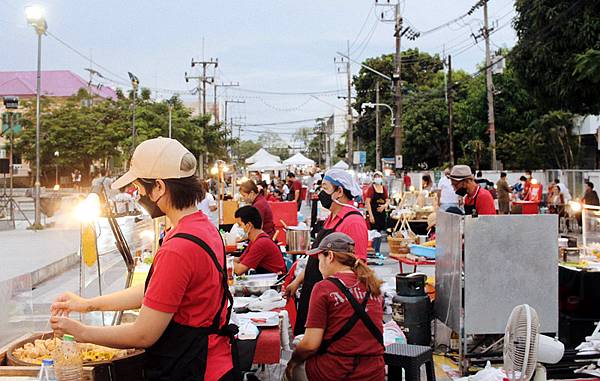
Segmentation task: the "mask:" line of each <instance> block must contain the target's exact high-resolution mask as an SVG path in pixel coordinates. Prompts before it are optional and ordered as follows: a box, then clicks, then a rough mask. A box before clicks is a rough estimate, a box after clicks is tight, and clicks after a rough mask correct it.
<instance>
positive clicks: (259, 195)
mask: <svg viewBox="0 0 600 381" xmlns="http://www.w3.org/2000/svg"><path fill="white" fill-rule="evenodd" d="M240 196H241V197H242V200H244V202H246V203H248V204H250V205H252V206H253V207H255V208H256V209H258V212H259V213H260V218H261V220H262V230H263V231H264V232H265V234H266V235H268V236H269V237H271V238H273V236H274V235H275V224H274V223H273V210H272V209H271V205H269V203H268V202H267V199H266V198H265V196H264V193H263V192H261V191H259V190H258V186H257V185H256V183H255V182H254V181H252V180H247V181H244V182H243V183H242V184H241V185H240ZM259 228H260V226H259Z"/></svg>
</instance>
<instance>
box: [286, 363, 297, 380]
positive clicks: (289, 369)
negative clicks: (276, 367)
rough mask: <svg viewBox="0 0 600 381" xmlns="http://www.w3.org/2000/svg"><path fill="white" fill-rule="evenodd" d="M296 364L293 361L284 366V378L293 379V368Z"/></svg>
mask: <svg viewBox="0 0 600 381" xmlns="http://www.w3.org/2000/svg"><path fill="white" fill-rule="evenodd" d="M296 366H297V364H296V363H295V362H293V361H290V362H288V364H287V367H286V368H285V378H286V380H288V381H293V380H294V369H296Z"/></svg>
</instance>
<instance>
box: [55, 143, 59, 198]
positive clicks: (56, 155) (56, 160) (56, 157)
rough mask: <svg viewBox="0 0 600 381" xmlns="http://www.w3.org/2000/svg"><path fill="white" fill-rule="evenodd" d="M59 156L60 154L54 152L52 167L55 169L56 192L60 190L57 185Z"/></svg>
mask: <svg viewBox="0 0 600 381" xmlns="http://www.w3.org/2000/svg"><path fill="white" fill-rule="evenodd" d="M59 156H60V152H58V151H54V157H55V159H54V167H55V168H56V182H55V183H54V190H55V191H57V190H59V189H60V184H59V183H58V157H59Z"/></svg>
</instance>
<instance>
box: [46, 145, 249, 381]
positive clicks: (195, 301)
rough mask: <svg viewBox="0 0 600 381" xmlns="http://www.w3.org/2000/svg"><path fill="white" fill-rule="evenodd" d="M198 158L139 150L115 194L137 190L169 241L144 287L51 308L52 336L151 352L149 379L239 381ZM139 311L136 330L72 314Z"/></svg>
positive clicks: (177, 148)
mask: <svg viewBox="0 0 600 381" xmlns="http://www.w3.org/2000/svg"><path fill="white" fill-rule="evenodd" d="M195 172H196V159H195V158H194V155H193V154H192V153H190V152H189V151H188V150H187V149H186V148H185V147H184V146H183V145H182V144H181V143H179V142H178V141H177V140H174V139H168V138H157V139H150V140H146V141H144V142H143V143H141V144H140V145H138V146H137V148H136V149H135V152H134V153H133V157H132V158H131V166H130V169H129V171H128V172H127V173H125V175H123V176H122V177H121V178H119V179H118V180H117V181H115V182H114V183H113V185H112V187H113V188H120V187H123V186H126V185H127V184H130V183H133V185H134V186H135V187H136V188H138V191H139V194H140V199H139V202H140V204H141V205H142V206H143V207H144V208H145V209H146V210H147V211H148V213H149V214H150V216H151V217H152V218H156V217H160V216H164V215H166V216H167V217H168V219H169V220H170V222H171V224H172V225H173V228H172V229H171V230H170V231H169V232H168V233H167V234H166V236H165V237H164V240H163V243H162V246H161V247H160V248H159V249H158V251H157V253H156V255H155V258H154V263H153V264H152V267H151V268H150V271H149V273H148V277H147V279H146V283H145V285H140V286H136V287H132V288H128V289H126V290H122V291H118V292H116V293H113V294H109V295H102V296H98V297H95V298H91V299H84V298H81V297H79V296H77V295H75V294H73V293H65V294H63V295H61V296H59V297H58V298H57V299H56V301H55V302H54V303H53V304H52V317H51V319H50V322H51V325H52V329H53V330H54V332H56V333H57V334H60V335H62V334H70V335H73V336H75V338H76V340H77V341H79V342H84V343H94V344H99V345H104V346H108V347H113V348H145V349H146V353H145V364H144V377H145V379H146V380H161V381H162V380H173V381H181V380H186V381H198V380H205V381H209V380H213V381H219V380H221V381H225V380H227V381H229V380H239V379H240V377H239V373H238V371H237V367H236V366H235V365H236V361H235V360H234V358H235V357H236V356H237V354H236V347H235V344H234V345H233V346H232V343H234V341H233V338H234V335H235V333H236V329H235V328H236V327H235V326H230V325H229V318H230V314H231V305H232V303H233V298H232V297H231V294H230V293H229V288H228V285H227V271H226V259H225V248H224V246H223V241H222V239H221V236H220V235H219V232H218V231H217V228H216V227H215V226H214V225H213V224H212V223H211V222H210V220H209V219H208V217H207V216H206V215H205V214H204V213H202V212H200V211H198V209H197V207H196V203H197V202H198V201H200V200H201V199H202V198H203V197H204V190H203V187H202V185H201V183H200V180H199V179H198V177H197V176H196V175H195ZM137 308H141V309H140V313H139V316H138V318H137V319H136V321H135V323H133V324H122V325H118V326H109V327H94V326H88V325H84V324H82V323H80V322H79V321H76V320H72V319H69V318H68V317H67V315H68V314H69V313H70V312H91V311H124V310H130V309H137Z"/></svg>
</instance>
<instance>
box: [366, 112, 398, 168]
mask: <svg viewBox="0 0 600 381" xmlns="http://www.w3.org/2000/svg"><path fill="white" fill-rule="evenodd" d="M378 106H383V107H387V108H388V110H390V113H391V114H392V124H393V123H394V109H393V108H392V107H391V106H390V105H388V104H385V103H372V102H366V103H363V104H362V106H361V108H362V109H363V111H364V110H365V108H375V107H378ZM377 118H379V109H377ZM376 128H377V131H376V132H377V136H379V119H377V126H376ZM375 149H376V152H377V156H378V157H377V158H376V160H377V163H376V166H377V168H379V167H380V166H381V163H380V162H379V160H381V158H380V157H379V156H381V138H378V139H377V147H375Z"/></svg>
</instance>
